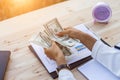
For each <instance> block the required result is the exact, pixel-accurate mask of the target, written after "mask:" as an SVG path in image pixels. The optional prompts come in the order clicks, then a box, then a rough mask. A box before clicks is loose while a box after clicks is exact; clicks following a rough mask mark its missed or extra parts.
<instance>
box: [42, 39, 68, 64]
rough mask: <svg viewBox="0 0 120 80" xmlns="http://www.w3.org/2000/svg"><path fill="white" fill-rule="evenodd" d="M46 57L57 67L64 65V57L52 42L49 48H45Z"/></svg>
mask: <svg viewBox="0 0 120 80" xmlns="http://www.w3.org/2000/svg"><path fill="white" fill-rule="evenodd" d="M44 50H45V53H46V55H47V56H48V57H49V58H50V59H53V60H55V61H56V62H57V64H58V65H61V64H66V60H65V56H64V54H63V52H62V51H61V49H60V48H59V47H58V46H57V44H56V43H55V42H54V41H53V42H52V46H51V47H50V48H45V49H44Z"/></svg>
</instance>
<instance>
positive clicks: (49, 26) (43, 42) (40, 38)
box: [30, 18, 79, 56]
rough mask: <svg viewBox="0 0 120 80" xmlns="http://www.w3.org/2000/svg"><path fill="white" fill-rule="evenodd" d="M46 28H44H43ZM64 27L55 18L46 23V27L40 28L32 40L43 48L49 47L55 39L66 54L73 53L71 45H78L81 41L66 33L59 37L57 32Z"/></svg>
mask: <svg viewBox="0 0 120 80" xmlns="http://www.w3.org/2000/svg"><path fill="white" fill-rule="evenodd" d="M43 29H44V30H43ZM63 30H64V29H63V28H62V26H61V25H60V23H59V22H58V20H57V19H56V18H55V19H53V20H51V21H49V22H47V23H46V24H45V25H44V28H40V32H39V33H38V34H36V35H35V36H33V37H32V39H31V40H30V41H31V42H32V43H35V44H37V45H39V46H42V47H43V48H49V47H50V46H51V45H52V41H55V42H56V43H57V45H58V46H59V47H60V49H61V50H62V51H63V53H64V55H67V56H68V55H71V54H72V53H71V52H70V47H73V46H74V45H76V44H77V43H78V42H79V41H78V40H76V39H72V38H70V37H68V35H64V36H63V37H59V36H57V35H56V34H57V33H59V32H61V31H63Z"/></svg>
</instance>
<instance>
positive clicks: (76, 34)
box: [57, 27, 84, 39]
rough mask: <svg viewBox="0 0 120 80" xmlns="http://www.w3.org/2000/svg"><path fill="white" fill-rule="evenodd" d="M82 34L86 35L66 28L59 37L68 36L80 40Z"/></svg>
mask: <svg viewBox="0 0 120 80" xmlns="http://www.w3.org/2000/svg"><path fill="white" fill-rule="evenodd" d="M81 34H84V32H82V31H80V30H77V29H75V28H72V27H68V28H65V29H64V31H62V32H59V33H58V34H57V35H58V36H64V35H68V36H69V37H71V38H76V39H80V36H81Z"/></svg>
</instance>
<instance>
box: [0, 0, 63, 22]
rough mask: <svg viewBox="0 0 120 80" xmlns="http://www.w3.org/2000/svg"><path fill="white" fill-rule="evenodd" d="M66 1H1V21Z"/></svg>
mask: <svg viewBox="0 0 120 80" xmlns="http://www.w3.org/2000/svg"><path fill="white" fill-rule="evenodd" d="M62 1H64V0H0V20H5V19H8V18H11V17H15V16H18V15H21V14H23V13H27V12H30V11H33V10H37V9H40V8H43V7H46V6H50V5H52V4H55V3H58V2H62Z"/></svg>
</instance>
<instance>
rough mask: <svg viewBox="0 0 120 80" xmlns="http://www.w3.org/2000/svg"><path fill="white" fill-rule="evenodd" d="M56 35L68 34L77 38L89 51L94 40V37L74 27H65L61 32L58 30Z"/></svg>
mask: <svg viewBox="0 0 120 80" xmlns="http://www.w3.org/2000/svg"><path fill="white" fill-rule="evenodd" d="M57 35H58V36H64V35H68V36H69V37H71V38H76V39H79V40H80V42H81V43H83V44H84V45H85V46H86V47H87V48H88V49H89V50H91V51H92V48H93V45H94V44H95V42H96V39H95V38H93V37H92V36H90V35H89V34H87V33H84V32H82V31H80V30H77V29H75V28H70V27H68V28H66V29H65V30H64V31H62V32H59V33H58V34H57Z"/></svg>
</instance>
